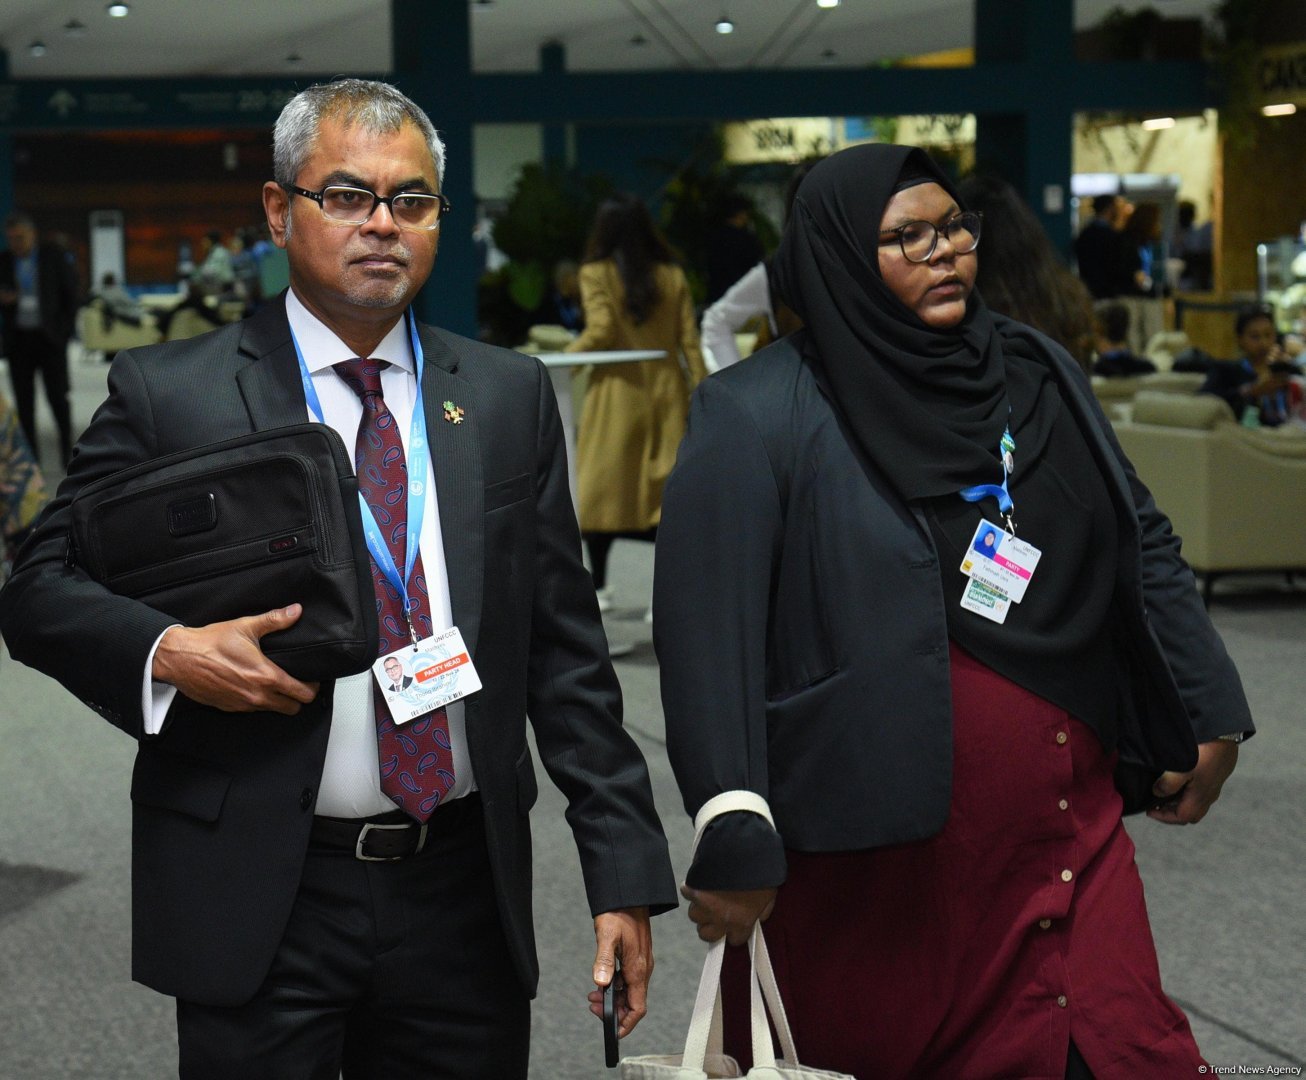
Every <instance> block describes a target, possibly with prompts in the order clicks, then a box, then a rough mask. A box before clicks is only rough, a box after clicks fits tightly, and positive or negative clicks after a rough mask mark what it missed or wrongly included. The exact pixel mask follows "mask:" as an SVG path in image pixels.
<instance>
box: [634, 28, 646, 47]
mask: <svg viewBox="0 0 1306 1080" xmlns="http://www.w3.org/2000/svg"><path fill="white" fill-rule="evenodd" d="M630 43H631V44H632V45H634V46H635V47H636V48H640V47H642V46H644V45H647V44H648V38H646V37H645V36H644V35H643V34H641V33H640V32H639V31H638V30H636V31H635V33H634V36H632V37H631V39H630Z"/></svg>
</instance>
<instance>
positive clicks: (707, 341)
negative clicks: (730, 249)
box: [701, 161, 816, 371]
mask: <svg viewBox="0 0 1306 1080" xmlns="http://www.w3.org/2000/svg"><path fill="white" fill-rule="evenodd" d="M814 164H816V162H815V161H808V162H805V163H804V164H802V165H799V166H798V167H797V168H796V169H795V170H794V173H793V175H792V176H791V177H790V178H789V183H788V184H787V185H786V187H785V220H786V221H788V220H789V208H790V207H791V206H793V202H794V192H796V191H797V190H798V185H799V184H800V183H802V180H803V177H804V176H806V175H807V173H808V172H809V171H810V170H811V168H812V166H813V165H814ZM750 324H758V333H757V340H756V341H755V342H754V344H753V349H754V351H756V350H757V349H761V348H763V347H764V346H766V345H769V344H770V343H771V342H772V341H775V340H776V339H777V338H782V337H784V336H785V335H786V334H792V333H793V332H794V331H795V330H797V329H798V328H799V327H800V326H802V321H801V320H800V319H799V318H798V316H797V315H795V314H794V313H793V310H792V309H791V308H790V307H789V306H788V305H786V304H785V302H784V300H783V299H781V298H780V297H779V296H777V295H776V293H775V289H774V287H773V285H772V283H771V276H770V260H769V259H763V260H762V261H761V262H759V263H757V264H755V265H754V266H753V267H752V269H750V270H749V271H748V273H746V274H745V275H744V276H743V277H741V278H740V279H739V280H738V281H736V282H735V283H734V284H733V285H731V286H730V288H728V289H727V290H726V291H725V293H724V294H723V295H722V296H721V298H720V299H718V300H717V301H716V303H714V304H712V305H710V306H709V307H708V309H707V310H706V311H704V312H703V321H702V324H701V332H702V341H703V363H704V364H705V365H706V367H707V370H708V371H720V370H721V369H722V368H725V367H729V366H730V365H731V364H737V363H739V359H740V357H739V343H738V342H737V341H735V335H736V334H738V333H740V332H742V331H743V330H744V328H745V327H747V326H749V325H750Z"/></svg>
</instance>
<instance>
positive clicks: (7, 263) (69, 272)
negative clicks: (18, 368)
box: [0, 244, 81, 354]
mask: <svg viewBox="0 0 1306 1080" xmlns="http://www.w3.org/2000/svg"><path fill="white" fill-rule="evenodd" d="M17 288H18V281H17V276H16V273H15V265H14V253H13V252H12V251H0V292H5V291H7V290H9V289H17ZM80 291H81V290H80V288H79V287H78V284H77V270H76V268H75V267H74V266H73V264H72V262H71V261H70V260H69V258H68V253H67V252H66V251H64V250H63V248H60V247H56V246H55V245H54V244H39V245H38V246H37V249H36V292H37V298H38V300H39V301H40V304H41V330H42V331H43V332H44V333H45V335H46V337H48V338H49V339H50V340H51V341H52V342H53V343H54V344H56V345H62V344H66V343H67V341H68V339H69V338H70V337H72V336H73V328H74V327H75V326H76V323H77V305H78V303H79V297H80ZM16 306H17V305H15V304H5V305H3V306H0V318H3V321H4V347H5V353H6V354H12V351H13V347H14V346H13V332H14V330H15V329H16V328H17V323H16V321H15V319H14V314H15V310H16Z"/></svg>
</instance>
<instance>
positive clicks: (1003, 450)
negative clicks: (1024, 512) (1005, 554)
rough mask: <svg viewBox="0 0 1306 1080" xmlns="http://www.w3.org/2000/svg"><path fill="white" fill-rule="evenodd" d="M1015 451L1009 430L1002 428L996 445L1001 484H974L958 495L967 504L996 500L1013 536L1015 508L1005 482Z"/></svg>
mask: <svg viewBox="0 0 1306 1080" xmlns="http://www.w3.org/2000/svg"><path fill="white" fill-rule="evenodd" d="M1015 449H1016V440H1015V439H1013V438H1012V437H1011V428H1010V427H1007V428H1004V429H1003V432H1002V439H1001V441H1000V442H999V443H998V453H999V455H1000V456H1001V458H1002V483H1001V484H976V485H975V486H974V487H968V488H966V489H965V490H963V491H962V492H961V493H960V494H961V497H962V498H963V499H965V500H966V501H967V502H980V501H981V500H982V499H987V498H990V497H991V498H994V499H997V500H998V510H999V511H1000V512H1001V514H1002V517H1003V520H1004V521H1005V522H1006V524H1007V530H1008V531H1009V532H1010V533H1011V534H1012V535H1013V536H1014V535H1015V533H1016V524H1015V522H1014V521H1012V519H1011V512H1012V511H1013V510H1014V509H1015V508H1016V504H1015V503H1013V502H1012V501H1011V493H1010V492H1009V491H1008V490H1007V481H1008V480H1009V479H1010V477H1011V464H1012V455H1013V453H1014V452H1015Z"/></svg>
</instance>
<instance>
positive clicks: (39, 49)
mask: <svg viewBox="0 0 1306 1080" xmlns="http://www.w3.org/2000/svg"><path fill="white" fill-rule="evenodd" d="M27 51H28V52H29V53H31V54H32V55H33V56H44V55H45V54H46V53H47V52H49V51H50V50H49V49H47V48H46V47H45V42H44V41H33V42H32V43H31V44H30V45H29V46H27Z"/></svg>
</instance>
